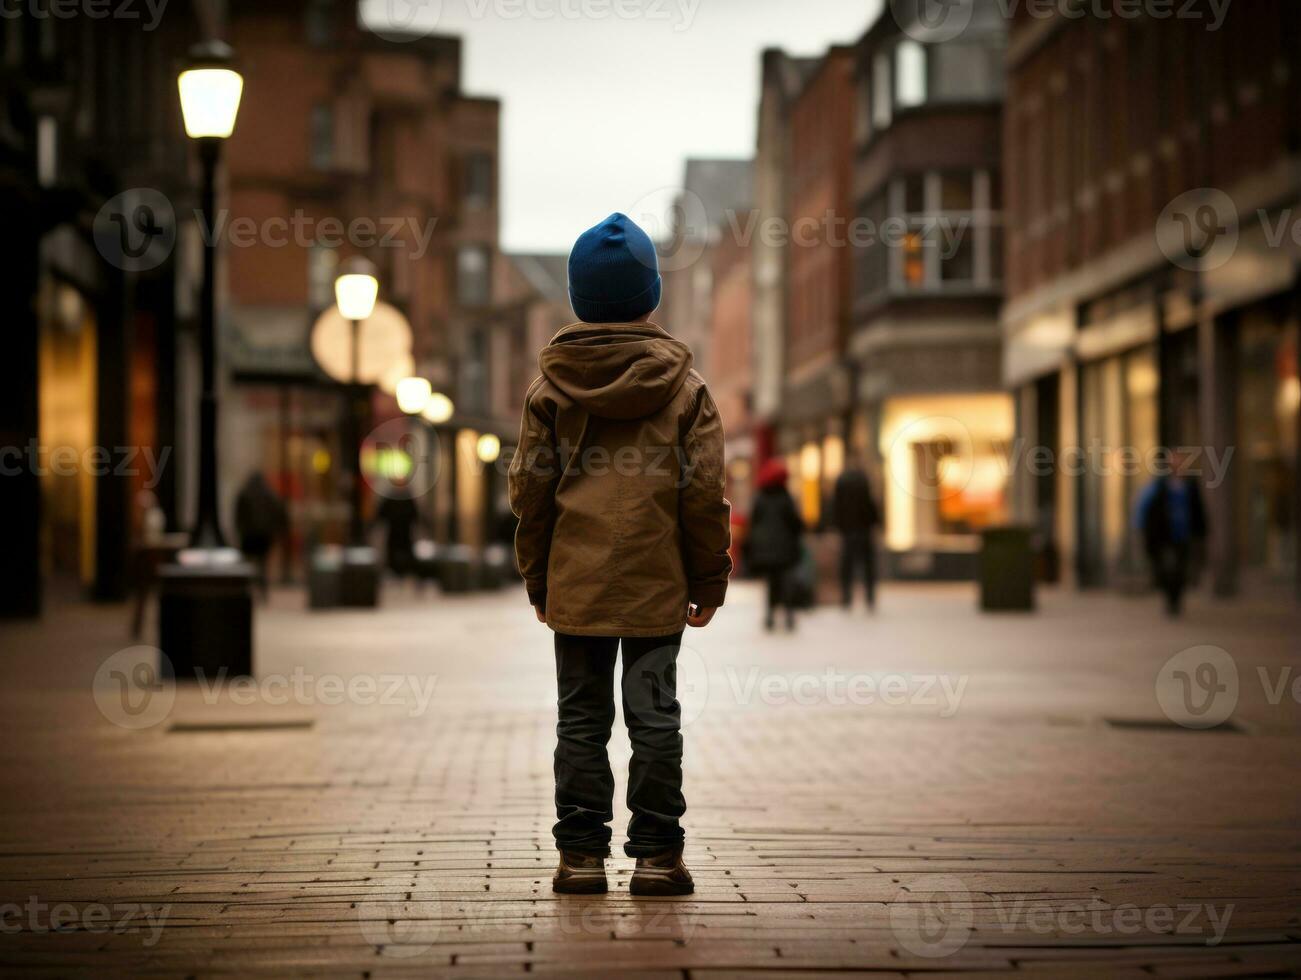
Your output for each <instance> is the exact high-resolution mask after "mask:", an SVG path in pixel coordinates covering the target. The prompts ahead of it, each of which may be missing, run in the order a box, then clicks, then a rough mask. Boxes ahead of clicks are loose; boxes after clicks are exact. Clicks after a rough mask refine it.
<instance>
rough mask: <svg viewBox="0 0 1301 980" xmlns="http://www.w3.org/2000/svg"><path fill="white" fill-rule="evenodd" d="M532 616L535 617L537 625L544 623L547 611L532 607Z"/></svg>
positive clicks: (539, 607)
mask: <svg viewBox="0 0 1301 980" xmlns="http://www.w3.org/2000/svg"><path fill="white" fill-rule="evenodd" d="M533 615H535V616H537V618H538V622H539V623H545V622H546V621H547V611H546V610H545V609H543V608H542V607H541V606H534V607H533Z"/></svg>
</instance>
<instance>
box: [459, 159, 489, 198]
mask: <svg viewBox="0 0 1301 980" xmlns="http://www.w3.org/2000/svg"><path fill="white" fill-rule="evenodd" d="M492 171H493V168H492V155H491V154H489V153H471V154H469V155H468V156H467V157H466V158H465V171H464V191H465V204H466V207H470V208H476V209H483V208H489V207H491V206H492V201H493V196H494V195H493V179H492V177H493V173H492Z"/></svg>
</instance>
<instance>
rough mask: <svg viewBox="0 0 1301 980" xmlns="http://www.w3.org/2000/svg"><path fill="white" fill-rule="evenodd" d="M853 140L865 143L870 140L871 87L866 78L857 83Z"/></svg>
mask: <svg viewBox="0 0 1301 980" xmlns="http://www.w3.org/2000/svg"><path fill="white" fill-rule="evenodd" d="M854 138H855V140H857V142H858V143H860V144H862V143H866V142H867V141H868V140H870V139H871V138H872V86H871V85H869V84H868V80H867V76H864V77H863V78H861V79H860V80H859V82H858V98H857V99H856V100H855V104H854Z"/></svg>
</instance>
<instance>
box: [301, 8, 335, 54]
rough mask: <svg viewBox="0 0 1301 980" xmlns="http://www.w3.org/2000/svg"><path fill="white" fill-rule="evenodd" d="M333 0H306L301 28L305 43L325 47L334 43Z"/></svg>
mask: <svg viewBox="0 0 1301 980" xmlns="http://www.w3.org/2000/svg"><path fill="white" fill-rule="evenodd" d="M334 23H335V11H334V0H308V2H307V8H306V10H304V12H303V28H304V33H306V35H307V43H308V44H311V45H313V46H314V47H318V48H321V47H325V46H326V45H327V44H330V43H332V42H333V41H334Z"/></svg>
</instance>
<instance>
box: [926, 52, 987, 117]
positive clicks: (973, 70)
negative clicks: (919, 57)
mask: <svg viewBox="0 0 1301 980" xmlns="http://www.w3.org/2000/svg"><path fill="white" fill-rule="evenodd" d="M930 54H931V57H932V65H931V76H930V80H931V82H932V85H933V87H934V91H933V93H932V97H933V98H934V100H935V101H937V102H940V101H947V102H984V101H993V100H996V99H998V98H999V97H1000V96H1001V95H1002V93H1003V46H1002V44H1001V43H996V42H981V43H973V44H962V43H955V42H953V41H950V42H947V43H945V44H937V45H935V46H934V47H932V48H931V49H930Z"/></svg>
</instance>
